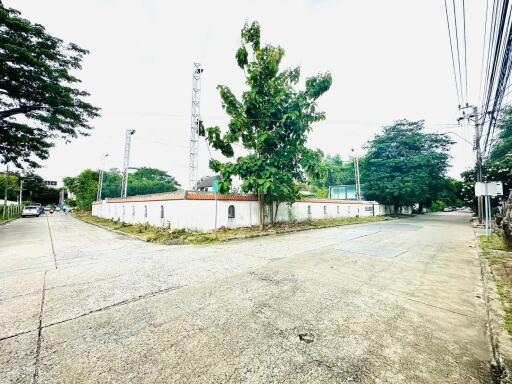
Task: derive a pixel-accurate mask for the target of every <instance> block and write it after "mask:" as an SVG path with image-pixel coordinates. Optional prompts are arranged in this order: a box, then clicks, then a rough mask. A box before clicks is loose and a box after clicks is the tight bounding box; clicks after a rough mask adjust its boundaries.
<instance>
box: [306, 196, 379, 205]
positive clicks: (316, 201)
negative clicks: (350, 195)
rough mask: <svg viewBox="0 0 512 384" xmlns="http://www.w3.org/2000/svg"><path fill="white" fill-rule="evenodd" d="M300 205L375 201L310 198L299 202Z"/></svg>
mask: <svg viewBox="0 0 512 384" xmlns="http://www.w3.org/2000/svg"><path fill="white" fill-rule="evenodd" d="M298 203H330V204H368V203H370V204H371V203H373V201H360V200H334V199H315V198H313V197H309V198H306V199H302V200H299V201H298Z"/></svg>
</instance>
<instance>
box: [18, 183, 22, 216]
mask: <svg viewBox="0 0 512 384" xmlns="http://www.w3.org/2000/svg"><path fill="white" fill-rule="evenodd" d="M22 203H23V177H21V178H20V201H19V204H18V206H19V207H20V208H21V204H22Z"/></svg>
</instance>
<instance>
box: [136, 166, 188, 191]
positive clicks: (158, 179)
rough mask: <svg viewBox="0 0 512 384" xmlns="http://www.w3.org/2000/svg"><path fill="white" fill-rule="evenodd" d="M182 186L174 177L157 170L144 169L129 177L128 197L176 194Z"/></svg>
mask: <svg viewBox="0 0 512 384" xmlns="http://www.w3.org/2000/svg"><path fill="white" fill-rule="evenodd" d="M179 186H180V184H179V183H178V182H177V181H176V180H175V179H174V177H173V176H170V175H168V174H167V173H166V172H165V171H162V170H161V169H157V168H148V167H143V168H139V169H137V170H136V171H135V172H134V173H132V174H130V175H128V195H129V196H134V195H147V194H150V193H163V192H174V191H176V190H177V189H178V187H179Z"/></svg>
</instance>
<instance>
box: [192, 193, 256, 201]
mask: <svg viewBox="0 0 512 384" xmlns="http://www.w3.org/2000/svg"><path fill="white" fill-rule="evenodd" d="M185 200H215V194H214V193H200V192H187V194H186V196H185ZM217 200H230V201H258V198H257V197H256V196H254V195H220V194H218V195H217Z"/></svg>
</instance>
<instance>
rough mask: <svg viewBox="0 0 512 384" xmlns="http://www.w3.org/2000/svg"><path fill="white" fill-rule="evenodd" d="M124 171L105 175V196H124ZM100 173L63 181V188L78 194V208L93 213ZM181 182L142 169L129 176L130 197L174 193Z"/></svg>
mask: <svg viewBox="0 0 512 384" xmlns="http://www.w3.org/2000/svg"><path fill="white" fill-rule="evenodd" d="M121 177H122V176H121V172H120V171H119V170H118V169H116V168H113V169H111V170H109V171H106V172H104V175H103V189H102V194H101V195H102V197H103V198H109V197H119V196H120V195H121ZM98 180H99V173H98V172H97V171H93V170H90V169H86V170H84V171H83V172H81V173H80V174H79V175H78V176H77V177H66V178H64V185H65V186H66V187H67V188H68V189H69V191H70V192H73V193H74V194H75V195H76V205H77V207H78V208H80V209H82V210H86V211H88V210H90V209H91V205H92V203H93V202H94V201H95V200H96V197H97V193H98ZM179 186H180V185H179V183H178V182H177V181H176V180H175V179H174V177H173V176H170V175H168V174H167V173H166V172H165V171H162V170H160V169H157V168H149V167H142V168H139V169H138V170H136V171H135V172H133V173H131V174H129V175H128V191H127V194H128V196H134V195H147V194H151V193H163V192H174V191H176V190H177V189H178V187H179Z"/></svg>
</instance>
